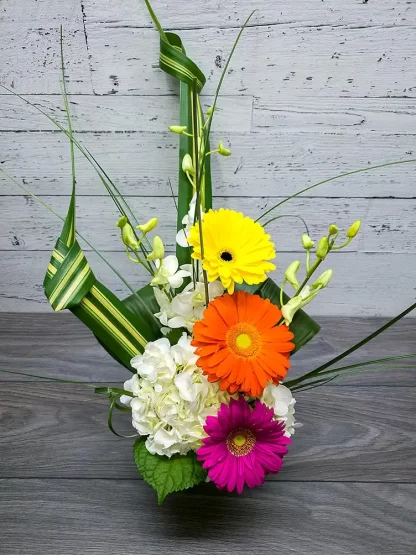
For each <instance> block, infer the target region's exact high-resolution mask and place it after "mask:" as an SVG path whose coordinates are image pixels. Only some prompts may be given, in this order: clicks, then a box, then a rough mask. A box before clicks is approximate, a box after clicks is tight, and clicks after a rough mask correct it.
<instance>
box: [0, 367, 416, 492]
mask: <svg viewBox="0 0 416 555" xmlns="http://www.w3.org/2000/svg"><path fill="white" fill-rule="evenodd" d="M114 374H115V376H116V375H117V372H114ZM122 374H123V371H121V372H119V377H120V378H122ZM415 391H416V390H415V388H414V387H413V388H411V387H406V388H405V387H396V388H392V387H353V386H351V387H338V386H332V387H330V388H329V387H328V388H317V389H314V390H310V391H307V392H304V393H299V394H298V395H297V396H296V398H297V404H296V416H297V417H298V420H299V422H302V423H303V424H304V425H303V427H302V428H300V429H298V430H297V432H296V434H295V435H294V436H293V443H292V445H291V446H290V449H289V454H288V456H287V457H286V459H285V464H284V466H283V469H282V471H281V472H280V473H279V474H278V475H277V476H275V477H271V479H277V480H280V479H282V480H289V481H304V480H306V481H311V480H312V481H324V482H326V481H341V482H342V481H356V482H383V481H385V482H414V480H415V473H416V460H415V458H414V456H413V455H414V453H415V448H416V432H415V429H414V425H413V424H414V417H413V415H414V409H415ZM0 401H1V403H0V406H1V412H0V414H1V423H2V434H1V439H0V446H1V453H2V456H1V459H0V475H1V476H2V477H4V478H6V477H7V478H23V477H24V478H30V477H31V478H44V477H45V478H107V479H111V478H112V479H126V478H128V479H134V478H139V476H138V474H137V469H136V467H135V465H134V461H133V458H132V452H131V446H132V441H133V440H124V441H122V440H120V439H119V438H117V437H115V436H114V435H113V434H111V432H110V431H109V430H108V428H107V413H108V400H107V399H104V398H102V397H99V396H97V395H94V393H93V390H88V389H87V388H83V387H81V386H73V385H63V384H51V383H37V384H34V383H31V384H27V383H19V384H5V383H3V384H2V385H1V390H0ZM115 422H116V424H115V425H116V428H117V429H119V430H122V431H123V432H124V433H134V430H133V429H132V427H131V424H130V416H129V415H123V416H122V417H118V416H117V418H116V419H115Z"/></svg>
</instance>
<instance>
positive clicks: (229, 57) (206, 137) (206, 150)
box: [201, 10, 257, 173]
mask: <svg viewBox="0 0 416 555" xmlns="http://www.w3.org/2000/svg"><path fill="white" fill-rule="evenodd" d="M256 11H257V10H253V11H252V12H251V14H250V15H249V16H248V18H247V19H246V20H245V22H244V23H243V25H242V27H241V29H240V31H239V33H238V35H237V38H236V39H235V41H234V44H233V46H232V48H231V52H230V54H229V55H228V58H227V61H226V63H225V66H224V69H223V70H222V73H221V77H220V80H219V81H218V85H217V88H216V90H215V96H214V103H213V105H212V115H211V117H210V118H209V121H208V125H207V130H206V134H205V147H204V152H209V137H210V133H211V126H212V120H213V119H214V115H215V108H216V106H217V101H218V96H219V94H220V91H221V87H222V84H223V82H224V79H225V76H226V74H227V71H228V67H229V65H230V62H231V59H232V57H233V55H234V52H235V50H236V48H237V45H238V43H239V42H240V38H241V35H242V34H243V31H244V29H245V28H246V27H247V25H248V23H249V21H250V19H251V18H252V17H253V15H254V13H255V12H256ZM206 159H207V157H206V156H204V157H203V159H202V164H201V173H202V172H203V171H204V166H205V163H206V162H205V161H206Z"/></svg>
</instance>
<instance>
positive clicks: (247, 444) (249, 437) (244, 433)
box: [226, 428, 256, 457]
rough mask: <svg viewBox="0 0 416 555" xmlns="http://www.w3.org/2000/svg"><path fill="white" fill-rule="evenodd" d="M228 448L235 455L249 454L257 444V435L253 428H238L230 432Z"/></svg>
mask: <svg viewBox="0 0 416 555" xmlns="http://www.w3.org/2000/svg"><path fill="white" fill-rule="evenodd" d="M226 444H227V449H228V451H229V452H230V453H231V454H233V455H234V456H235V457H243V456H244V455H248V454H249V453H250V452H251V451H252V450H253V448H254V446H255V444H256V436H255V435H254V433H253V432H252V431H251V430H248V429H245V428H237V429H236V430H233V431H232V432H230V433H229V434H228V437H227V439H226Z"/></svg>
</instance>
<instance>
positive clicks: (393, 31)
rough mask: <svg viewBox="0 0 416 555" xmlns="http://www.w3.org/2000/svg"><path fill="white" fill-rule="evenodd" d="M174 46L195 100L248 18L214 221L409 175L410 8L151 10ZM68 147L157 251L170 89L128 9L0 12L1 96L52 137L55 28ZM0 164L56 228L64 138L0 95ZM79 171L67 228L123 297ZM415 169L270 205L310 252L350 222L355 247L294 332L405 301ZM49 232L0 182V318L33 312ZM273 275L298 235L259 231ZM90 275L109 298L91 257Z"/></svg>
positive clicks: (101, 3)
mask: <svg viewBox="0 0 416 555" xmlns="http://www.w3.org/2000/svg"><path fill="white" fill-rule="evenodd" d="M153 3H154V8H155V10H156V12H157V14H158V15H159V17H160V19H161V21H162V23H163V25H164V27H165V28H168V29H173V30H180V34H181V36H182V38H183V41H184V43H185V45H186V47H187V51H188V54H189V55H190V56H191V57H193V58H194V59H195V61H196V62H197V63H198V64H199V65H200V66H201V68H202V69H203V70H204V72H205V74H206V75H207V77H208V82H207V85H206V88H205V91H204V92H205V95H207V97H206V98H205V99H204V101H205V102H206V104H207V105H209V103H210V98H211V97H210V95H212V94H213V91H214V90H215V87H216V83H217V81H218V78H219V76H220V73H221V68H222V67H223V65H224V62H225V59H226V56H227V53H228V52H229V50H230V47H231V45H232V42H233V40H234V38H235V36H236V33H237V32H238V27H239V26H240V25H241V24H242V22H243V21H244V19H245V17H246V16H247V15H248V13H249V12H250V11H251V10H252V9H253V8H254V7H255V8H257V9H258V11H257V12H256V14H255V16H254V17H253V19H252V22H251V24H250V27H249V28H248V29H247V30H246V32H245V33H244V36H243V39H242V41H241V43H240V46H239V48H238V50H237V53H236V55H235V58H234V60H233V61H232V63H231V69H230V71H229V75H228V76H227V79H226V81H225V85H224V88H223V92H222V95H221V99H220V102H219V110H218V114H217V120H216V123H215V126H214V127H215V138H216V139H218V138H221V139H223V140H224V141H225V143H226V144H228V145H230V148H231V149H232V151H233V156H232V157H231V158H228V159H221V160H217V159H216V160H215V162H214V168H213V176H214V182H215V192H216V195H217V196H218V198H217V199H216V201H215V205H216V206H220V205H224V206H230V207H234V208H237V209H241V210H243V211H244V212H246V213H247V214H249V215H253V216H258V215H259V214H260V213H261V211H262V210H263V209H264V208H266V207H268V206H270V205H272V204H273V203H275V202H277V200H278V199H279V198H281V197H283V196H285V195H288V194H292V193H294V192H296V191H298V190H300V189H302V188H304V187H306V186H308V185H310V184H312V183H315V182H317V181H320V180H322V179H325V178H327V177H331V176H333V175H336V174H338V173H341V172H344V171H348V170H352V169H356V168H361V167H366V166H367V165H374V164H378V163H383V162H389V161H393V160H402V159H408V158H416V144H415V135H416V127H415V123H416V3H415V2H414V1H412V0H368V1H367V2H366V1H364V2H363V0H254V1H253V0H229V1H228V2H223V1H219V0H215V1H213V0H192V2H183V1H181V0H169V1H167V0H164V1H162V0H153ZM61 23H62V24H63V26H64V34H65V52H66V60H67V63H66V73H67V76H68V89H69V92H70V95H71V108H72V111H73V117H74V125H75V128H76V130H77V132H78V137H79V138H80V139H81V140H82V142H83V143H84V144H85V145H87V146H88V148H89V149H90V150H91V151H92V152H93V153H94V154H96V155H97V157H98V159H99V160H100V162H102V164H103V166H105V168H106V170H107V172H108V173H109V174H110V175H111V176H112V177H113V179H114V180H115V181H116V182H117V183H118V185H119V186H120V188H121V189H122V191H123V192H124V193H125V194H126V195H128V197H129V200H130V201H131V203H132V205H133V206H134V207H135V208H136V209H137V214H138V216H139V218H142V219H145V218H148V217H149V216H153V215H158V216H159V218H160V219H161V222H162V223H161V231H162V234H163V237H164V239H165V241H166V243H167V245H168V246H169V248H171V249H173V246H174V245H173V242H174V231H175V230H174V212H173V209H174V206H173V202H172V198H171V197H170V192H169V187H168V178H170V179H171V180H172V182H173V183H175V180H176V175H177V139H176V137H175V136H173V135H172V134H170V133H168V132H167V130H166V129H167V126H168V125H169V124H171V123H175V122H176V121H177V114H178V102H177V96H176V95H177V92H178V91H177V85H176V83H175V82H174V81H173V80H171V79H170V78H169V77H168V76H166V75H164V74H163V73H162V72H161V71H160V70H159V69H158V34H157V32H156V31H155V29H154V28H153V26H152V24H151V21H150V18H149V16H148V14H147V11H146V9H145V6H144V3H143V2H142V1H141V0H123V1H122V2H120V1H119V2H115V1H114V0H65V1H63V0H0V38H1V42H0V50H1V52H0V57H1V58H0V59H1V61H0V83H1V84H3V85H5V86H6V87H9V88H12V89H13V90H14V91H16V92H18V93H20V94H22V95H27V98H28V99H30V100H31V102H34V103H36V104H38V105H40V106H42V107H43V108H44V109H45V110H47V111H48V112H49V113H51V114H53V115H54V117H57V118H58V119H60V120H63V110H62V100H61V98H60V85H59V79H60V71H59V26H60V24H61ZM0 94H1V96H0V106H1V110H0V164H1V167H2V168H3V169H4V170H6V171H7V172H8V173H10V174H11V175H12V176H13V177H15V178H16V179H17V180H18V181H20V182H24V183H25V184H26V185H27V186H28V187H29V188H31V189H32V190H33V191H35V192H36V193H37V194H38V195H39V196H40V197H41V198H42V199H44V200H45V201H47V202H48V203H50V204H51V205H52V206H53V207H54V208H55V209H56V210H57V211H58V212H59V213H60V214H62V215H64V214H65V211H66V207H67V205H68V201H69V197H68V195H69V193H70V165H69V148H68V144H67V141H66V139H65V137H64V136H63V135H62V134H60V133H59V132H57V131H56V129H54V128H53V126H51V125H50V123H49V122H48V121H47V120H46V119H45V118H44V117H42V116H40V115H39V114H38V113H37V112H36V111H35V110H33V109H31V108H30V107H28V106H27V105H25V104H24V103H22V102H21V101H20V100H19V99H18V98H16V97H14V96H13V95H11V94H9V93H7V92H6V91H4V90H2V91H0ZM77 160H78V182H79V188H78V206H79V209H78V226H79V230H80V231H82V233H84V234H85V235H86V236H88V237H89V238H90V240H91V242H92V243H93V244H94V245H95V246H96V247H97V248H99V249H101V250H102V251H105V253H106V254H107V255H108V257H109V258H110V260H111V261H112V262H113V263H116V264H118V265H119V267H120V268H121V270H122V273H123V274H124V275H125V277H126V278H127V279H128V281H130V282H131V283H132V284H135V285H137V286H139V285H141V284H143V282H144V279H145V276H143V275H141V274H138V273H137V268H136V266H135V265H130V264H129V263H128V261H127V260H126V259H125V257H124V255H123V252H122V248H121V245H120V241H119V239H118V230H117V229H116V228H115V227H114V223H115V221H116V219H117V213H116V211H115V208H114V206H113V205H112V203H111V202H110V201H109V199H108V198H107V197H106V195H105V191H104V190H103V188H102V186H101V184H100V181H99V180H98V179H97V177H96V176H95V175H94V173H93V172H92V171H91V168H90V167H88V165H87V164H86V163H85V161H84V160H82V159H81V158H79V157H78V158H77ZM415 177H416V165H412V164H404V165H398V166H394V167H391V168H385V169H383V170H379V171H374V172H369V173H362V174H358V175H356V176H353V177H348V178H345V179H343V180H339V181H334V182H333V183H329V184H327V185H324V186H322V187H320V188H317V189H315V190H313V191H311V192H310V194H309V195H307V196H306V195H305V196H302V197H300V198H298V199H296V200H293V201H292V202H290V203H288V204H286V205H285V207H284V210H283V213H285V214H300V215H302V217H304V218H305V219H306V221H307V223H308V225H309V226H310V230H311V234H312V235H313V236H314V237H317V238H319V236H320V234H322V233H323V232H324V231H325V229H326V226H327V225H328V224H329V223H331V222H335V223H336V224H338V225H339V226H340V227H343V228H344V229H345V228H346V227H348V226H349V224H350V223H352V222H353V221H354V220H356V219H357V218H361V219H362V220H363V229H362V232H361V234H360V236H359V238H358V239H357V240H356V241H355V242H354V243H352V244H351V248H349V249H348V250H347V251H346V252H344V251H343V252H341V253H334V255H332V256H331V259H329V260H328V264H327V265H328V266H330V267H333V268H334V271H335V277H334V280H333V283H332V284H331V287H329V288H328V289H327V290H326V291H325V292H323V293H322V296H321V297H320V299H319V300H318V301H316V302H315V304H313V305H311V306H310V310H309V312H310V313H311V314H315V315H318V314H330V315H357V316H364V315H392V314H395V313H397V312H399V311H400V310H401V309H404V308H405V307H406V306H407V305H408V304H409V302H410V301H411V300H414V298H415V291H416V285H415V283H416V262H415V252H416V180H415ZM60 226H61V223H60V221H59V220H57V219H55V218H54V217H53V216H52V215H51V214H49V213H48V212H46V211H45V210H44V209H43V208H42V207H40V206H38V205H37V204H36V203H35V202H33V200H32V199H30V198H29V197H25V196H22V194H21V191H20V190H19V189H18V188H17V187H16V186H15V185H14V184H13V183H12V182H10V181H8V180H7V179H5V178H4V177H2V176H1V175H0V251H1V252H0V256H1V258H0V310H1V311H48V310H51V309H50V308H49V305H48V303H47V301H46V299H45V298H44V296H43V290H42V279H43V275H44V273H45V268H46V265H47V262H48V260H49V256H50V252H51V249H52V248H53V245H54V242H55V239H56V238H57V236H58V233H59V231H60ZM270 229H271V231H272V234H273V237H274V240H275V242H276V245H277V248H278V250H279V252H280V253H281V254H280V255H279V266H280V267H279V272H277V274H276V277H277V278H278V279H280V276H281V275H282V269H284V267H285V266H286V265H287V264H288V263H289V262H290V261H292V260H293V259H295V258H298V257H299V256H301V254H300V252H301V249H300V248H299V247H300V242H299V238H300V235H301V233H302V232H303V228H302V225H301V223H300V221H299V220H296V219H282V220H280V221H278V222H276V225H272V226H270ZM89 258H90V260H91V264H92V266H93V268H94V271H95V272H96V274H97V275H98V276H99V277H100V278H101V279H102V280H103V281H104V282H105V283H106V284H107V285H108V286H110V287H111V288H112V289H113V290H114V291H115V292H116V293H117V294H120V295H123V294H124V293H125V289H124V286H123V285H122V284H121V283H120V282H119V281H118V279H117V278H116V277H115V276H114V275H113V274H112V273H111V271H110V270H109V269H108V268H107V267H106V266H105V265H103V264H102V263H100V261H99V260H97V257H96V256H95V255H94V253H91V256H89Z"/></svg>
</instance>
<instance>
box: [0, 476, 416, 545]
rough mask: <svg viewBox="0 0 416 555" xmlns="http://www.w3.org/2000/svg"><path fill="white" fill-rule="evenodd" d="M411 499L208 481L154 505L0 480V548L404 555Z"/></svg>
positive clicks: (131, 489)
mask: <svg viewBox="0 0 416 555" xmlns="http://www.w3.org/2000/svg"><path fill="white" fill-rule="evenodd" d="M415 495H416V486H415V485H414V484H411V485H409V484H406V485H404V484H331V483H329V484H322V483H320V484H316V483H309V484H306V483H304V484H299V483H298V484H295V483H273V484H268V485H267V486H266V487H263V488H260V489H256V490H253V491H248V492H247V493H244V494H243V495H242V496H240V497H237V496H230V495H226V494H217V492H216V491H215V489H214V488H213V487H212V486H211V485H210V484H208V485H204V486H202V487H199V488H197V489H196V490H193V491H191V492H185V493H182V494H175V495H174V496H171V498H168V499H167V501H166V502H165V503H164V505H162V506H161V507H157V506H156V501H155V494H154V492H153V491H151V490H150V488H149V487H148V486H147V485H146V484H144V483H142V482H131V481H128V480H124V481H115V480H92V481H86V480H30V481H27V480H17V481H15V480H2V481H1V505H0V507H1V508H0V511H1V512H0V515H1V519H2V530H3V537H2V547H3V549H4V550H5V553H7V554H8V555H17V554H19V553H22V551H23V552H26V553H27V552H28V549H30V554H31V555H56V553H60V554H61V555H73V554H74V552H79V553H81V552H82V553H100V554H101V555H107V554H108V555H110V554H111V555H121V554H123V555H124V554H125V553H136V552H137V550H138V549H139V550H140V553H141V554H142V555H153V554H159V553H160V552H161V550H163V549H164V546H169V547H168V550H169V553H172V554H173V555H182V554H183V553H184V552H186V553H191V554H194V553H199V554H201V555H208V554H210V553H218V554H219V555H226V554H227V555H228V554H231V555H234V554H235V555H240V554H241V553H257V554H258V555H269V554H270V553H273V554H274V553H280V552H290V551H292V552H293V553H298V554H308V555H333V554H334V553H336V554H337V555H362V554H363V553H366V554H368V555H392V554H393V553H394V555H409V554H410V553H411V552H412V549H413V547H414V516H415V514H414V513H415ZM224 526H225V527H226V533H223V532H222V531H223V529H224Z"/></svg>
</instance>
